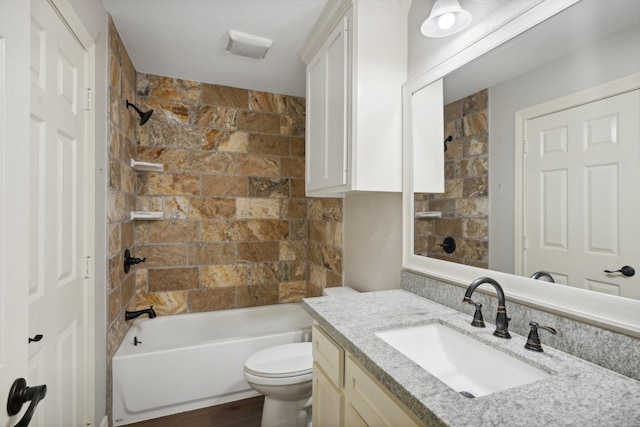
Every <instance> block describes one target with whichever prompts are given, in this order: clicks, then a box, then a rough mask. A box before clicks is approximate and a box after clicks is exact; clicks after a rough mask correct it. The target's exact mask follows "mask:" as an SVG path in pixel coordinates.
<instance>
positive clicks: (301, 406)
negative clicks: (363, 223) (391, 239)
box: [244, 287, 357, 427]
mask: <svg viewBox="0 0 640 427" xmlns="http://www.w3.org/2000/svg"><path fill="white" fill-rule="evenodd" d="M353 293H357V291H356V290H353V289H351V288H347V287H335V288H327V289H325V290H324V291H323V292H322V294H323V295H338V296H339V295H344V294H353ZM311 346H312V344H311V343H310V342H299V343H293V344H282V345H277V346H274V347H269V348H265V349H263V350H260V351H258V352H256V353H254V354H253V355H251V356H250V357H249V359H247V361H246V363H245V364H244V378H245V380H246V381H247V382H248V383H249V385H250V386H251V387H252V388H253V389H254V390H256V391H258V392H260V393H262V394H263V395H264V407H263V409H262V423H261V426H262V427H305V426H307V425H308V420H307V418H308V410H309V409H310V408H311V389H312V382H313V355H312V347H311Z"/></svg>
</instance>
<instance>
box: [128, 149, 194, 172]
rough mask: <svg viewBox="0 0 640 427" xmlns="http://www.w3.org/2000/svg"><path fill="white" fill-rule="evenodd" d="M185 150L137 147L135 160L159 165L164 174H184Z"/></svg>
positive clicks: (187, 153) (185, 164) (185, 167)
mask: <svg viewBox="0 0 640 427" xmlns="http://www.w3.org/2000/svg"><path fill="white" fill-rule="evenodd" d="M188 156H189V152H188V151H187V150H180V149H173V148H157V147H138V153H137V160H139V161H142V162H151V163H161V164H162V165H163V166H164V171H166V172H184V171H186V170H187V160H188Z"/></svg>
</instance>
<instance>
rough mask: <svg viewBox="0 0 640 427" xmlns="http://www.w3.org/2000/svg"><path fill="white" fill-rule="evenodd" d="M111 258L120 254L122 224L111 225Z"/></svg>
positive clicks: (109, 226)
mask: <svg viewBox="0 0 640 427" xmlns="http://www.w3.org/2000/svg"><path fill="white" fill-rule="evenodd" d="M108 228H109V237H108V239H109V256H110V257H112V256H114V255H116V254H117V253H118V252H120V248H121V245H120V242H121V241H120V223H116V224H109V225H108Z"/></svg>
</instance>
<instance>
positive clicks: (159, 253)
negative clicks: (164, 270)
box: [133, 243, 187, 268]
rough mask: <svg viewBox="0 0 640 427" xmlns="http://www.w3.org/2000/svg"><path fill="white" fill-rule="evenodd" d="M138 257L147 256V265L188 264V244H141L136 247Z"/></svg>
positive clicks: (148, 266)
mask: <svg viewBox="0 0 640 427" xmlns="http://www.w3.org/2000/svg"><path fill="white" fill-rule="evenodd" d="M135 252H136V254H135V255H133V256H136V257H138V258H146V259H147V260H146V262H145V265H144V266H145V267H146V268H154V267H178V266H184V265H187V245H185V244H182V243H180V244H170V245H167V244H160V245H139V246H138V247H137V248H136V251H135Z"/></svg>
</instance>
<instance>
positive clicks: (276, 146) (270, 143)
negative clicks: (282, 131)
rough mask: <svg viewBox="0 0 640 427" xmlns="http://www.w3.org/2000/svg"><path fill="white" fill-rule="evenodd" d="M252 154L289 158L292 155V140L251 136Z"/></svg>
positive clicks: (271, 136)
mask: <svg viewBox="0 0 640 427" xmlns="http://www.w3.org/2000/svg"><path fill="white" fill-rule="evenodd" d="M247 151H248V152H249V153H250V154H257V155H261V154H264V155H273V156H288V155H290V153H291V138H289V137H288V136H280V135H265V134H261V133H251V134H249V145H248V150H247Z"/></svg>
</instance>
